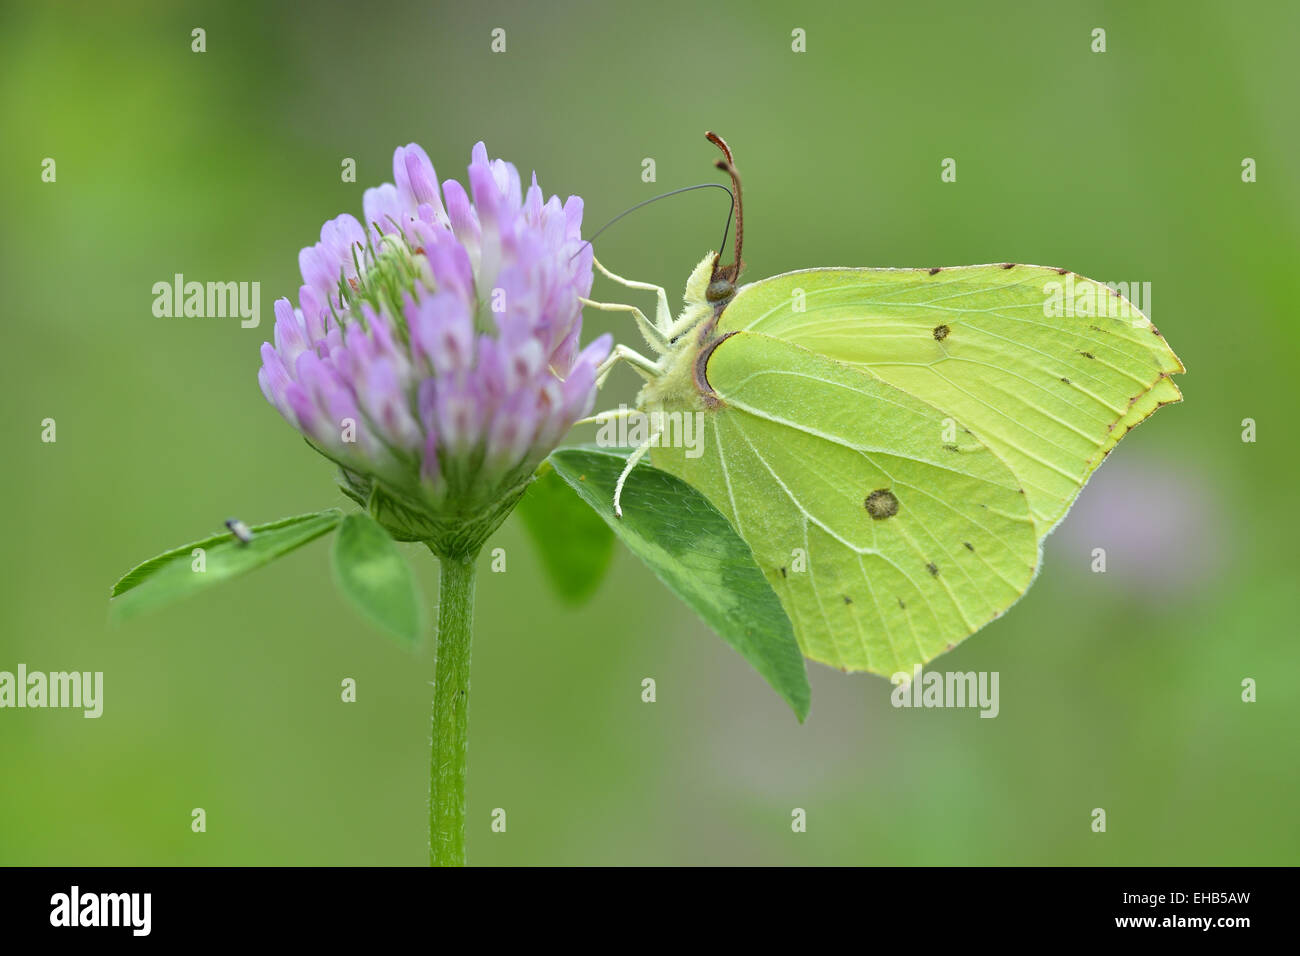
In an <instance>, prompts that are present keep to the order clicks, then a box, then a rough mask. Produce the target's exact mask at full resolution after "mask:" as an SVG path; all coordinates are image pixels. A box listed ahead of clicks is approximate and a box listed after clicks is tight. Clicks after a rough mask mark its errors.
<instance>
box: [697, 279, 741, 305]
mask: <svg viewBox="0 0 1300 956" xmlns="http://www.w3.org/2000/svg"><path fill="white" fill-rule="evenodd" d="M735 291H736V287H735V286H734V285H732V284H731V283H730V282H728V281H727V280H726V279H715V280H714V281H713V282H710V283H709V287H708V288H707V289H705V290H704V298H706V299H708V300H709V301H710V302H721V301H722V300H723V299H730V298H731V296H732V295H733V294H734V293H735Z"/></svg>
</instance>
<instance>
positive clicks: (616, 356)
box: [596, 345, 663, 388]
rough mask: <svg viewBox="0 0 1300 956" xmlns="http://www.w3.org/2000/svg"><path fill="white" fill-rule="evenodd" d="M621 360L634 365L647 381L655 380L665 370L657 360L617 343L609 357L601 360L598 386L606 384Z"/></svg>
mask: <svg viewBox="0 0 1300 956" xmlns="http://www.w3.org/2000/svg"><path fill="white" fill-rule="evenodd" d="M619 362H626V363H627V364H628V365H630V366H632V368H634V369H635V370H636V373H637V374H638V375H640V376H641V377H642V378H643V379H645V380H646V381H647V382H651V381H654V379H656V378H658V377H659V375H660V374H661V373H662V371H663V370H662V369H661V368H659V365H658V364H657V363H656V362H654V361H652V360H651V359H648V358H646V357H645V356H644V355H642V354H641V353H640V352H637V351H635V350H634V349H630V348H628V347H627V346H626V345H615V346H614V349H613V351H612V352H610V353H609V358H607V359H605V361H603V362H601V363H600V365H599V366H598V367H597V368H596V387H597V388H599V387H600V386H602V385H604V384H605V378H606V377H607V376H608V375H609V373H610V371H611V370H613V368H614V366H615V365H617V364H618V363H619Z"/></svg>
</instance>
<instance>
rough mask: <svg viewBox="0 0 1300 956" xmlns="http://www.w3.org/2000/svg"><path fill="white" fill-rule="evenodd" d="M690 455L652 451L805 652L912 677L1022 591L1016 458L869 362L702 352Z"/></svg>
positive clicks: (771, 347) (744, 335)
mask: <svg viewBox="0 0 1300 956" xmlns="http://www.w3.org/2000/svg"><path fill="white" fill-rule="evenodd" d="M707 378H708V384H709V385H710V386H711V387H712V389H713V391H714V392H715V393H716V395H717V397H718V399H719V400H720V403H719V404H717V406H716V407H714V408H712V409H711V410H709V411H707V412H705V413H704V416H703V417H704V426H703V427H704V436H703V441H702V442H701V443H700V444H699V446H698V450H699V454H698V455H696V456H695V457H691V456H690V455H689V454H688V451H689V449H686V448H682V447H665V448H655V449H653V451H652V453H651V454H652V458H653V460H654V463H655V464H656V465H657V466H659V467H661V468H666V469H668V470H670V471H673V472H675V473H677V474H678V475H679V476H680V477H682V478H683V479H685V480H686V481H688V482H690V483H691V484H692V485H694V486H695V487H696V488H698V489H699V490H701V491H702V492H704V493H705V494H706V495H707V496H708V497H709V498H710V499H711V500H712V501H713V503H714V504H715V505H716V506H717V507H718V508H719V509H720V510H722V511H723V512H724V514H726V515H727V517H728V518H729V519H730V520H731V521H732V523H733V525H734V526H735V528H736V529H737V531H738V532H739V533H740V534H741V536H742V537H743V538H744V539H745V540H746V541H747V542H748V543H749V545H750V547H751V549H752V550H753V552H754V556H755V559H756V560H757V562H758V564H759V566H760V567H761V568H762V569H763V571H764V573H765V574H766V576H767V578H768V580H769V581H770V582H771V584H772V586H773V588H774V589H775V590H776V592H777V594H778V596H779V597H780V598H781V600H782V603H783V605H784V606H785V608H786V611H787V613H788V614H789V615H790V618H791V621H792V623H793V624H794V628H795V633H796V636H797V637H798V639H799V644H800V647H801V649H802V650H803V652H804V654H805V655H806V656H808V657H810V658H812V659H814V660H818V661H822V662H824V663H827V664H830V665H832V666H835V667H839V668H842V669H845V670H868V671H873V672H875V673H878V674H884V675H890V674H894V673H897V672H899V671H907V672H909V673H910V671H911V669H912V667H913V665H914V664H918V663H924V662H925V661H928V660H930V659H932V658H933V657H935V656H936V655H938V654H940V653H943V651H945V650H947V649H948V648H950V647H952V646H953V644H955V643H956V642H958V641H960V640H962V639H963V638H965V637H966V636H967V635H969V634H971V633H972V632H974V631H975V630H977V629H979V628H980V627H982V626H983V625H984V624H986V623H988V622H989V621H990V620H992V619H993V618H994V617H997V616H998V615H999V614H1001V613H1002V612H1003V611H1004V610H1005V609H1006V608H1007V607H1009V606H1010V605H1011V604H1012V603H1013V602H1014V601H1015V600H1016V599H1017V598H1018V597H1019V596H1020V595H1021V594H1022V593H1023V592H1024V591H1025V589H1026V588H1027V587H1028V586H1029V583H1030V581H1031V580H1032V579H1033V575H1034V572H1035V569H1036V567H1037V562H1038V555H1039V551H1038V539H1037V535H1036V533H1035V525H1034V520H1033V517H1032V515H1031V513H1030V509H1029V505H1028V502H1027V499H1026V496H1025V494H1024V492H1023V491H1022V490H1021V486H1020V484H1019V482H1018V480H1017V478H1016V476H1015V474H1014V473H1013V472H1012V471H1011V469H1010V468H1008V467H1007V465H1006V464H1005V463H1004V462H1003V461H1002V460H1001V459H1000V458H999V457H998V456H997V455H996V454H994V453H993V452H992V451H991V450H990V449H989V448H988V447H986V446H985V445H984V444H982V443H981V442H980V441H979V440H978V439H976V438H975V437H974V436H973V435H970V434H967V433H959V435H958V440H957V441H955V442H949V441H945V430H946V429H947V427H948V426H947V425H946V424H945V421H944V418H945V416H944V414H943V413H941V412H940V411H939V410H938V409H936V408H935V407H933V406H932V405H929V404H927V403H926V402H923V401H920V400H919V399H916V398H914V397H912V396H909V395H907V394H906V393H905V392H903V391H901V390H899V389H898V388H895V387H894V386H892V385H889V384H887V383H886V382H883V381H881V380H880V379H879V378H877V377H876V376H875V375H873V374H872V373H871V372H869V371H866V370H863V369H858V368H852V367H850V366H848V365H845V364H843V363H840V362H836V361H833V360H831V359H829V358H826V357H824V356H821V355H817V354H815V353H814V352H812V351H810V350H809V349H807V348H804V347H802V346H800V345H796V344H793V343H790V342H786V341H782V340H780V339H777V338H774V337H772V336H770V335H766V334H762V333H757V332H741V333H739V334H736V335H732V336H730V337H729V338H727V339H726V340H725V341H723V342H722V343H721V344H720V345H718V346H717V347H716V348H715V349H714V350H713V352H712V353H711V355H710V356H709V357H708V362H707Z"/></svg>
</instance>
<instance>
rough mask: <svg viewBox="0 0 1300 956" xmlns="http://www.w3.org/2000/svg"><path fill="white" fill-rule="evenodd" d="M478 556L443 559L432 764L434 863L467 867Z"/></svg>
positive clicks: (431, 851)
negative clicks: (472, 646)
mask: <svg viewBox="0 0 1300 956" xmlns="http://www.w3.org/2000/svg"><path fill="white" fill-rule="evenodd" d="M475 557H476V555H469V556H460V557H448V556H440V557H439V559H438V560H439V564H440V581H441V584H440V588H439V592H440V593H439V595H438V651H437V662H436V664H435V667H434V690H433V754H432V759H431V761H430V765H429V862H430V863H431V864H432V865H433V866H464V865H465V752H466V747H467V743H468V728H469V655H470V644H471V640H472V630H473V624H474V570H475V569H474V559H475Z"/></svg>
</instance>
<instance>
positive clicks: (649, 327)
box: [578, 298, 668, 355]
mask: <svg viewBox="0 0 1300 956" xmlns="http://www.w3.org/2000/svg"><path fill="white" fill-rule="evenodd" d="M578 301H579V302H581V303H582V304H583V305H589V306H591V307H592V308H593V309H599V310H600V311H601V312H630V313H632V318H633V319H635V320H636V327H637V329H638V330H640V332H641V337H642V338H643V339H645V340H646V344H647V345H649V346H650V347H651V348H652V349H654V350H655V352H657V353H658V354H660V355H662V354H663V353H664V352H667V351H668V340H667V339H666V338H664V335H663V333H662V332H660V331H659V328H658V326H656V325H654V324H652V323H651V322H650V320H649V319H647V318H646V317H645V313H644V312H642V311H641V310H640V309H638V308H637V307H636V306H634V305H622V304H620V303H617V302H596V301H593V300H592V299H582V298H580V299H578Z"/></svg>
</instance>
